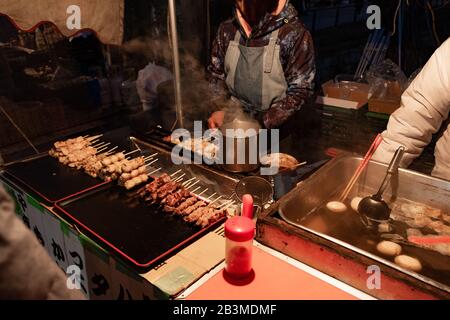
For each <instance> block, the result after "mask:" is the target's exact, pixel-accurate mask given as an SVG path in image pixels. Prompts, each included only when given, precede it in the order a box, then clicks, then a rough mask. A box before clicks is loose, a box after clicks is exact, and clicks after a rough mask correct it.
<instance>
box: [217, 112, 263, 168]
mask: <svg viewBox="0 0 450 320" xmlns="http://www.w3.org/2000/svg"><path fill="white" fill-rule="evenodd" d="M260 129H261V126H260V124H259V123H258V122H257V121H256V120H239V119H234V120H233V121H231V122H228V123H225V124H224V125H222V127H221V128H220V130H221V132H222V135H223V162H224V163H223V164H222V167H223V169H224V170H226V171H229V172H251V171H255V170H257V169H258V168H259V166H260V163H259V130H260Z"/></svg>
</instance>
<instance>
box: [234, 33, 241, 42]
mask: <svg viewBox="0 0 450 320" xmlns="http://www.w3.org/2000/svg"><path fill="white" fill-rule="evenodd" d="M234 41H236V42H237V43H238V44H239V42H240V41H241V32H240V31H239V30H238V31H236V34H235V35H234Z"/></svg>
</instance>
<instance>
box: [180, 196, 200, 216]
mask: <svg viewBox="0 0 450 320" xmlns="http://www.w3.org/2000/svg"><path fill="white" fill-rule="evenodd" d="M197 201H198V199H197V197H190V198H187V199H186V200H185V201H184V202H182V203H181V204H180V205H179V206H178V207H177V208H176V209H175V211H174V213H175V214H177V215H183V212H184V210H186V209H187V208H189V207H190V206H192V205H193V204H194V203H196V202H197Z"/></svg>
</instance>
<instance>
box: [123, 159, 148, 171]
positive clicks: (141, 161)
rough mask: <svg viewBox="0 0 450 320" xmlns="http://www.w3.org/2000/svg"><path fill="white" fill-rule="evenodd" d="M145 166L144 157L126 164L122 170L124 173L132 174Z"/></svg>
mask: <svg viewBox="0 0 450 320" xmlns="http://www.w3.org/2000/svg"><path fill="white" fill-rule="evenodd" d="M143 165H145V160H144V157H137V158H134V159H132V160H130V161H129V162H127V163H126V164H124V165H123V166H122V168H121V169H122V172H126V173H130V172H132V171H133V170H136V169H138V168H139V167H142V166H143Z"/></svg>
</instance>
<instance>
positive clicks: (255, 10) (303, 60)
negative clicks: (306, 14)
mask: <svg viewBox="0 0 450 320" xmlns="http://www.w3.org/2000/svg"><path fill="white" fill-rule="evenodd" d="M233 13H234V16H233V18H232V19H230V20H227V21H225V22H223V23H222V24H221V25H220V27H219V30H218V33H217V37H216V39H215V41H214V43H213V49H212V57H211V62H210V65H209V66H208V71H209V73H210V74H211V75H212V78H213V82H214V84H215V86H216V87H217V88H219V87H224V88H226V89H227V90H228V92H229V93H230V95H231V96H232V99H235V100H237V101H238V102H239V104H240V105H242V107H243V110H244V111H245V112H246V113H248V114H250V115H251V116H252V117H254V118H255V119H257V120H259V121H260V123H261V124H262V125H263V126H264V127H265V128H268V129H272V128H279V127H281V126H282V125H283V124H284V123H285V122H286V121H287V120H288V119H289V118H291V117H292V116H293V115H294V113H295V112H296V111H298V110H300V108H301V107H302V106H303V105H304V104H305V103H306V101H307V99H308V98H310V96H312V93H313V81H314V77H315V72H316V69H315V62H314V47H313V42H312V38H311V35H310V33H309V32H308V31H307V30H306V28H305V26H304V25H303V23H302V22H301V21H300V19H299V17H298V13H297V11H296V10H295V8H294V7H293V6H292V5H291V4H290V3H289V1H288V0H235V5H234V10H233ZM217 92H219V90H218V91H217ZM224 116H225V112H224V110H216V111H215V112H213V113H212V114H211V116H210V118H209V119H208V125H209V127H210V128H219V127H221V126H222V124H223V122H224Z"/></svg>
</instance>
